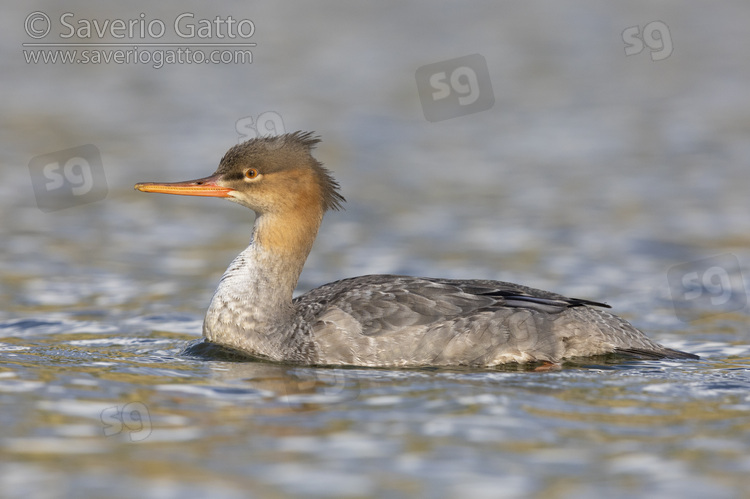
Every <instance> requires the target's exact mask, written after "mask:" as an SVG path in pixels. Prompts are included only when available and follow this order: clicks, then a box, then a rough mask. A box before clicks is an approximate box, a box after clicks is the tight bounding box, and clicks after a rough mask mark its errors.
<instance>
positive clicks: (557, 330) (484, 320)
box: [295, 275, 666, 366]
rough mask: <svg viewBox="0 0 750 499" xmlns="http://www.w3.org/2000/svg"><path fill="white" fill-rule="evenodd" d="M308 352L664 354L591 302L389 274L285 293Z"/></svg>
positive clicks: (522, 358) (350, 358) (331, 356)
mask: <svg viewBox="0 0 750 499" xmlns="http://www.w3.org/2000/svg"><path fill="white" fill-rule="evenodd" d="M295 306H296V307H297V310H298V311H299V312H300V314H301V315H302V316H304V317H305V318H306V321H307V322H308V323H310V324H312V332H313V338H314V342H315V347H316V351H317V354H318V361H319V363H322V364H350V365H393V366H418V365H496V364H503V363H507V362H530V361H548V362H559V361H560V360H561V359H562V358H566V357H574V356H589V355H598V354H605V353H611V352H615V351H617V350H622V351H627V352H628V353H631V354H637V353H638V352H640V351H645V352H648V353H649V354H650V355H654V354H655V352H659V353H658V355H660V356H662V357H663V356H665V352H666V349H664V348H663V347H661V346H660V345H658V344H656V343H653V342H651V341H650V340H648V339H647V338H646V337H645V336H644V335H643V334H642V333H641V332H640V331H638V330H637V329H635V328H634V327H632V326H631V325H630V324H628V323H627V322H626V321H624V320H622V319H620V318H619V317H616V316H614V315H611V314H608V313H606V312H604V311H600V310H596V309H594V308H591V307H592V306H599V307H608V305H605V304H603V303H598V302H592V301H588V300H581V299H575V298H567V297H565V296H562V295H559V294H555V293H550V292H547V291H542V290H537V289H534V288H528V287H525V286H520V285H517V284H512V283H507V282H501V281H489V280H452V279H432V278H419V277H407V276H394V275H374V276H362V277H357V278H353V279H345V280H342V281H337V282H333V283H330V284H327V285H325V286H321V287H320V288H317V289H314V290H312V291H310V292H308V293H306V294H304V295H302V296H300V297H298V298H297V299H296V300H295Z"/></svg>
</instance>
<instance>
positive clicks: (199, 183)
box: [195, 181, 203, 185]
mask: <svg viewBox="0 0 750 499" xmlns="http://www.w3.org/2000/svg"><path fill="white" fill-rule="evenodd" d="M195 185H203V181H198V182H196V183H195Z"/></svg>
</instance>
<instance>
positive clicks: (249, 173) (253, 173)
mask: <svg viewBox="0 0 750 499" xmlns="http://www.w3.org/2000/svg"><path fill="white" fill-rule="evenodd" d="M258 175H260V173H258V170H256V169H255V168H248V169H247V170H245V178H246V179H248V180H253V179H255V178H257V177H258Z"/></svg>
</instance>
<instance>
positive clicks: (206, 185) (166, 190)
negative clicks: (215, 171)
mask: <svg viewBox="0 0 750 499" xmlns="http://www.w3.org/2000/svg"><path fill="white" fill-rule="evenodd" d="M218 178H219V177H218V175H214V176H211V177H205V178H199V179H197V180H186V181H185V182H164V183H160V182H141V183H138V184H135V188H136V190H139V191H141V192H160V193H162V194H179V195H181V196H207V197H214V198H228V197H229V193H230V192H232V191H233V190H234V189H230V188H229V187H222V186H220V185H218V184H217V183H216V181H217V180H218Z"/></svg>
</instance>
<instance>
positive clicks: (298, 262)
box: [203, 213, 322, 357]
mask: <svg viewBox="0 0 750 499" xmlns="http://www.w3.org/2000/svg"><path fill="white" fill-rule="evenodd" d="M321 220H322V213H321V214H319V215H316V214H314V213H313V214H309V215H308V214H304V215H302V216H299V217H284V218H281V217H276V216H274V215H273V214H262V215H259V216H258V217H257V218H256V220H255V225H254V227H253V236H252V239H251V241H250V245H249V246H248V247H247V248H246V249H245V250H244V251H243V252H242V253H240V254H239V255H238V256H237V258H235V259H234V261H233V262H232V263H231V265H230V266H229V268H228V269H227V270H226V272H225V273H224V275H223V277H222V278H221V282H220V283H219V287H218V288H217V289H216V292H215V293H214V296H213V299H212V300H211V305H210V306H209V310H208V312H207V313H206V319H205V322H204V326H203V335H204V336H205V337H206V338H208V339H209V340H211V341H214V342H216V343H220V344H223V345H227V346H230V347H232V346H234V347H236V348H238V349H240V350H244V351H253V352H257V354H258V355H261V356H271V357H273V355H271V353H275V352H278V348H276V347H277V346H278V345H280V344H283V343H284V342H287V343H288V342H289V337H290V336H292V335H294V333H295V332H296V330H295V328H296V327H297V326H295V311H294V307H293V305H292V294H293V292H294V289H295V287H296V286H297V281H298V280H299V276H300V273H301V272H302V267H303V266H304V264H305V260H306V259H307V255H308V254H309V252H310V249H311V248H312V244H313V242H314V240H315V236H316V235H317V232H318V228H319V227H320V222H321Z"/></svg>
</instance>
